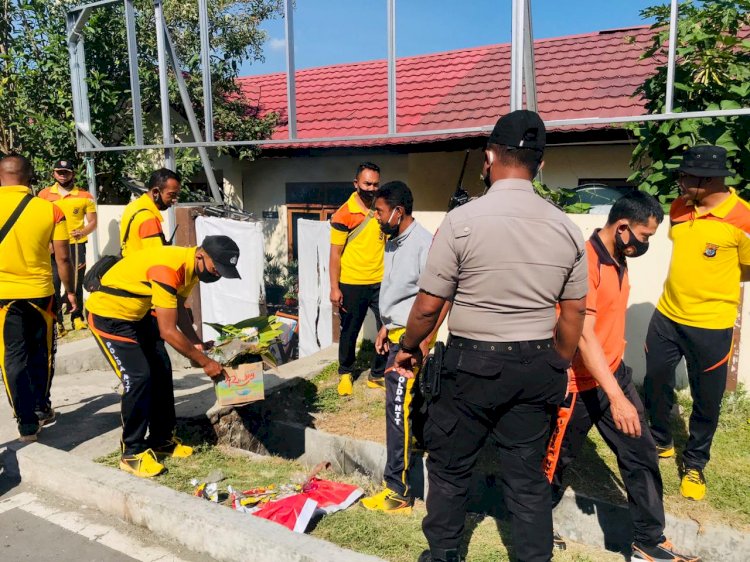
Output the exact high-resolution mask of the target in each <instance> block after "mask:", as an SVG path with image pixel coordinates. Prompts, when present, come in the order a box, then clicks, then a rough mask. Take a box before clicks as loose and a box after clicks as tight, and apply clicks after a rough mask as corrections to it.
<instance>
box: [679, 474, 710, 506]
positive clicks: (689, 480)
mask: <svg viewBox="0 0 750 562" xmlns="http://www.w3.org/2000/svg"><path fill="white" fill-rule="evenodd" d="M680 493H681V494H682V496H683V497H685V498H687V499H689V500H695V501H700V500H702V499H703V498H704V496H705V495H706V479H705V478H704V477H703V471H702V470H701V469H700V468H685V469H684V474H683V476H682V482H680Z"/></svg>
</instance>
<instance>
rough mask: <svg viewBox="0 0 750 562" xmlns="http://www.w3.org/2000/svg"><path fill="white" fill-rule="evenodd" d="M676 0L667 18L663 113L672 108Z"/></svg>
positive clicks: (676, 15) (675, 50) (677, 11)
mask: <svg viewBox="0 0 750 562" xmlns="http://www.w3.org/2000/svg"><path fill="white" fill-rule="evenodd" d="M677 4H678V0H672V10H671V13H670V16H669V59H668V61H667V99H666V102H665V104H664V112H665V113H672V109H673V107H674V67H675V58H676V53H677V20H678V17H679V8H678V6H677Z"/></svg>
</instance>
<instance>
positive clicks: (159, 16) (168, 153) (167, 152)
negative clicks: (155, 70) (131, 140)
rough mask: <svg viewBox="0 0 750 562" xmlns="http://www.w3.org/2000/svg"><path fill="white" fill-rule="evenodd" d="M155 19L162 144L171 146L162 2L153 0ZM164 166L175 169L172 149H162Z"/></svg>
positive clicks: (170, 120)
mask: <svg viewBox="0 0 750 562" xmlns="http://www.w3.org/2000/svg"><path fill="white" fill-rule="evenodd" d="M154 15H155V17H156V51H157V55H158V57H159V92H160V94H161V126H162V139H163V141H162V143H163V144H165V145H169V144H172V119H171V116H170V114H169V110H170V107H169V77H168V75H167V49H166V46H165V41H164V37H165V30H164V9H163V6H162V0H154ZM164 166H165V167H166V168H169V169H170V170H174V169H175V168H176V163H175V157H174V149H173V148H165V149H164Z"/></svg>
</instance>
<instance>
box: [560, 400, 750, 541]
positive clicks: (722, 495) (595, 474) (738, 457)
mask: <svg viewBox="0 0 750 562" xmlns="http://www.w3.org/2000/svg"><path fill="white" fill-rule="evenodd" d="M678 403H679V405H680V416H679V418H675V419H674V420H673V422H672V430H673V432H674V436H675V448H676V449H677V457H676V460H675V459H667V460H663V461H660V464H659V467H660V468H661V474H662V479H663V481H664V507H665V509H666V511H667V512H669V513H671V514H672V515H677V516H679V517H683V518H689V519H693V520H695V521H697V522H699V523H711V522H713V523H722V524H725V525H730V526H732V527H735V528H738V529H741V530H745V531H748V530H750V397H749V396H748V394H747V391H746V390H745V389H744V388H740V389H738V390H737V391H736V392H734V393H731V394H727V395H725V397H724V402H723V404H722V410H721V417H720V419H719V428H718V430H717V431H716V436H715V437H714V441H713V446H712V447H711V461H710V462H709V463H708V465H707V466H706V470H705V476H706V484H707V486H708V491H707V493H706V498H705V499H704V500H703V501H701V502H694V501H691V500H688V499H685V498H683V497H682V496H681V495H680V491H679V488H680V479H679V475H678V466H679V462H680V459H681V456H682V451H683V449H684V447H685V444H686V441H687V426H688V418H689V417H690V412H691V411H692V407H693V403H692V400H691V398H690V393H689V391H687V390H685V391H681V392H679V393H678ZM566 480H567V481H568V482H569V483H570V486H571V487H572V488H573V489H574V490H576V491H580V492H581V493H583V494H586V495H589V496H593V497H598V498H602V499H607V500H610V501H615V502H618V503H624V502H625V495H624V488H623V487H622V482H621V480H620V473H619V470H618V468H617V459H616V457H615V455H614V454H613V453H612V452H611V451H610V450H609V447H608V446H607V445H606V443H605V442H604V440H603V439H602V438H601V436H600V435H599V433H598V432H597V431H596V430H592V431H591V432H590V433H589V438H588V442H587V443H586V444H585V445H584V447H583V451H582V452H581V455H580V458H579V459H577V460H576V462H575V463H573V465H572V466H571V467H570V469H569V471H568V473H567V474H566Z"/></svg>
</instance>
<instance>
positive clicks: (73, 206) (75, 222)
mask: <svg viewBox="0 0 750 562" xmlns="http://www.w3.org/2000/svg"><path fill="white" fill-rule="evenodd" d="M53 177H54V178H55V185H53V186H51V187H47V188H45V189H43V190H42V191H40V192H39V197H40V198H41V199H45V200H47V201H50V202H52V203H54V204H55V205H57V207H59V208H60V210H61V211H62V212H63V213H64V214H65V222H67V223H68V231H69V232H70V241H69V242H70V244H69V245H70V257H71V258H72V259H73V261H74V267H75V268H76V269H77V273H76V275H75V277H76V288H75V291H76V301H77V302H78V308H77V309H76V310H74V311H73V312H71V313H70V324H71V327H72V328H73V329H74V330H85V329H86V324H85V323H84V321H83V276H84V275H85V274H86V241H87V239H88V235H89V234H91V233H92V232H94V230H96V203H95V202H94V196H93V195H91V193H89V192H88V191H86V190H85V189H81V188H79V187H78V186H76V185H75V165H74V164H73V162H72V161H71V160H59V161H58V162H57V163H55V167H54V170H53ZM51 263H52V283H53V285H54V287H55V310H56V312H57V334H58V336H60V337H62V336H64V335H65V334H66V333H67V329H66V328H65V324H64V322H63V320H64V319H63V310H62V300H61V298H60V288H61V282H60V275H59V274H58V272H57V261H56V260H55V254H54V252H53V253H52V259H51Z"/></svg>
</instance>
